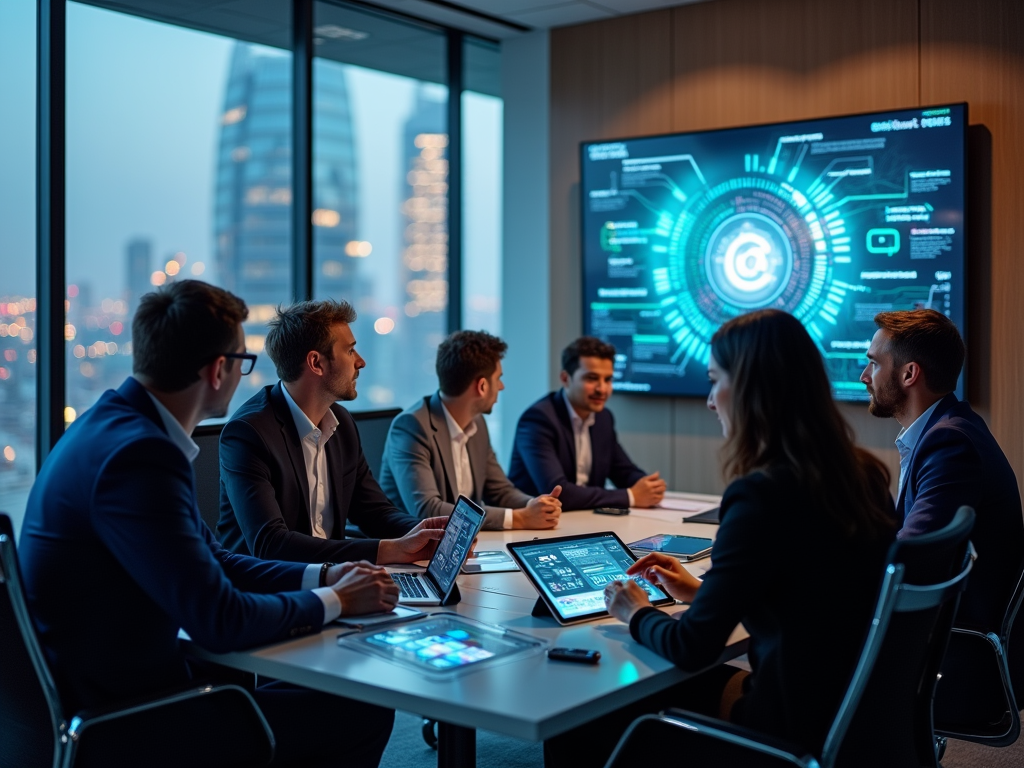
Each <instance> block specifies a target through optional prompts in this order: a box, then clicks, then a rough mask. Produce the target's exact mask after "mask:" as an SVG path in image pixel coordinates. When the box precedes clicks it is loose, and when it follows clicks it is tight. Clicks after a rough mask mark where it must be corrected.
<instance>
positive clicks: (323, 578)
mask: <svg viewBox="0 0 1024 768" xmlns="http://www.w3.org/2000/svg"><path fill="white" fill-rule="evenodd" d="M335 565H337V563H324V564H323V565H321V566H320V586H321V587H326V586H327V572H328V571H329V570H331V568H332V567H334V566H335Z"/></svg>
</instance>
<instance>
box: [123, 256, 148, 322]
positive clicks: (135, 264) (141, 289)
mask: <svg viewBox="0 0 1024 768" xmlns="http://www.w3.org/2000/svg"><path fill="white" fill-rule="evenodd" d="M125 256H126V260H127V262H128V280H127V285H128V295H127V296H126V297H125V299H126V301H127V302H128V314H129V316H131V315H134V314H135V310H136V308H137V307H138V306H139V299H140V298H142V295H143V294H145V293H149V291H151V290H153V284H152V283H151V282H150V278H151V277H152V276H153V243H152V241H150V240H146V239H145V238H141V237H139V238H135V239H134V240H131V241H130V242H129V243H128V247H127V248H126V249H125Z"/></svg>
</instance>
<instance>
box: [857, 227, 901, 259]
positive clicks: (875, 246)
mask: <svg viewBox="0 0 1024 768" xmlns="http://www.w3.org/2000/svg"><path fill="white" fill-rule="evenodd" d="M865 240H866V245H867V248H868V253H884V254H885V255H886V256H892V255H893V254H894V253H896V252H897V251H899V249H900V233H899V232H898V231H897V230H895V229H889V228H888V227H881V228H879V229H869V230H868V234H867V237H866V238H865Z"/></svg>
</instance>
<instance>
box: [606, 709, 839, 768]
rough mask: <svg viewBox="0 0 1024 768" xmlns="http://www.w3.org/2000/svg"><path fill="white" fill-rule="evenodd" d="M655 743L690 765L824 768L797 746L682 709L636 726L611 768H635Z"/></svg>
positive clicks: (620, 746) (625, 737) (637, 722)
mask: <svg viewBox="0 0 1024 768" xmlns="http://www.w3.org/2000/svg"><path fill="white" fill-rule="evenodd" d="M655 744H660V745H662V747H661V748H663V749H664V750H665V751H666V753H670V754H674V755H675V756H676V758H677V759H678V757H679V756H680V755H685V756H686V764H687V765H688V766H690V765H693V766H704V765H708V766H711V765H745V766H765V768H768V767H769V766H771V767H772V768H783V767H790V768H819V764H818V761H817V759H816V758H814V757H813V756H812V755H810V754H808V753H807V750H805V749H802V748H801V747H799V746H797V745H795V744H792V743H790V742H787V741H784V740H782V739H778V738H775V737H773V736H769V735H767V734H764V733H758V732H757V731H753V730H751V729H749V728H744V727H743V726H741V725H736V724H734V723H727V722H724V721H722V720H716V719H714V718H711V717H706V716H704V715H699V714H696V713H694V712H688V711H685V710H681V709H669V710H666V711H664V712H662V713H661V714H660V715H644V716H643V717H640V718H638V719H637V720H635V721H633V723H632V725H630V726H629V728H628V729H627V730H626V733H625V734H624V735H623V737H622V739H621V740H620V741H619V744H618V746H616V748H615V752H614V753H612V756H611V758H610V759H609V761H608V764H607V766H606V768H619V767H622V768H624V767H625V766H629V765H634V764H635V763H636V757H637V756H638V755H644V757H645V758H646V757H648V756H649V754H650V750H651V748H652V745H655ZM644 762H645V763H648V762H649V761H648V760H646V759H645V760H644ZM654 764H657V761H654Z"/></svg>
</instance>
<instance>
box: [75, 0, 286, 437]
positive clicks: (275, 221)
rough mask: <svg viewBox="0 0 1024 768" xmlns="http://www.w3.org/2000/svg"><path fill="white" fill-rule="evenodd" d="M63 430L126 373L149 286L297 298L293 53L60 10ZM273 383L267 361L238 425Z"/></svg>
mask: <svg viewBox="0 0 1024 768" xmlns="http://www.w3.org/2000/svg"><path fill="white" fill-rule="evenodd" d="M67 39H68V53H67V71H68V88H67V201H68V203H67V206H68V207H67V275H68V283H69V285H68V332H67V337H68V344H67V362H68V383H67V402H68V411H67V413H68V417H69V420H73V419H74V418H75V417H76V416H77V414H79V413H81V412H82V411H83V410H84V409H86V408H88V407H89V406H90V405H92V403H93V402H95V400H96V398H97V397H99V395H100V393H102V392H103V391H104V390H106V389H108V388H111V387H117V386H119V385H120V383H121V382H122V381H123V380H124V378H125V377H126V376H128V375H129V374H130V373H131V320H132V315H133V312H134V310H135V307H136V306H137V305H138V301H139V298H140V296H141V295H142V294H144V293H146V292H147V291H149V290H152V288H153V286H154V285H162V284H164V283H166V282H168V281H173V280H179V279H183V278H189V277H198V278H199V279H202V280H207V281H209V282H211V283H214V284H216V285H221V286H223V287H225V288H228V289H229V290H231V291H234V292H235V293H237V294H238V295H239V296H241V297H242V298H243V299H244V300H245V301H246V303H247V304H248V305H249V310H250V315H249V322H248V323H247V324H246V342H247V345H248V346H249V348H250V351H253V352H262V351H263V349H262V346H263V338H264V336H265V325H264V324H265V323H266V320H267V318H268V317H269V316H270V314H271V313H272V312H273V307H274V305H276V304H277V303H279V302H284V301H287V300H288V299H289V298H290V296H291V291H290V268H289V264H290V255H289V239H290V215H291V214H290V210H291V187H290V183H291V112H290V110H291V106H290V88H291V54H290V53H288V52H285V51H280V50H277V49H273V48H267V47H261V46H255V45H250V44H246V43H239V42H236V41H234V40H231V39H230V38H226V37H220V36H217V35H211V34H206V33H202V32H195V31H192V30H188V29H184V28H180V27H174V26H169V25H166V24H161V23H157V22H152V21H148V20H143V19H140V18H137V17H133V16H127V15H123V14H119V13H114V12H111V11H106V10H100V9H97V8H94V7H91V6H87V5H82V4H77V3H69V5H68V35H67ZM274 379H275V377H274V374H273V365H272V364H271V363H270V361H269V360H268V359H267V357H266V355H262V354H261V355H260V359H259V362H258V363H257V366H256V370H255V371H254V372H253V373H252V374H250V375H249V376H246V377H245V378H243V379H242V384H241V386H239V388H238V392H237V393H236V395H235V399H234V401H233V402H232V406H231V407H232V410H233V409H234V408H235V407H237V406H238V405H240V404H241V403H242V402H244V400H245V399H247V398H248V397H250V396H251V395H252V394H253V392H254V391H255V390H256V389H257V388H258V387H259V386H260V385H261V384H264V383H266V382H269V381H273V380H274Z"/></svg>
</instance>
